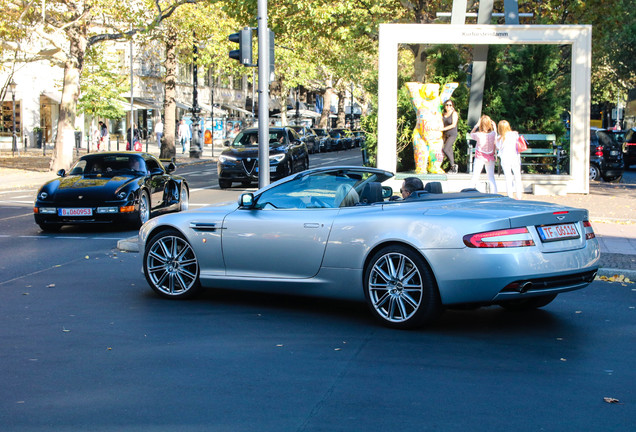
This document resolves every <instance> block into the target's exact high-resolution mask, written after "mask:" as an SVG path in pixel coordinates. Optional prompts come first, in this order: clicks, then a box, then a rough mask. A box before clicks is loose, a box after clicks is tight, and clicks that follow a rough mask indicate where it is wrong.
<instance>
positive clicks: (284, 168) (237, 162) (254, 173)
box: [217, 126, 309, 189]
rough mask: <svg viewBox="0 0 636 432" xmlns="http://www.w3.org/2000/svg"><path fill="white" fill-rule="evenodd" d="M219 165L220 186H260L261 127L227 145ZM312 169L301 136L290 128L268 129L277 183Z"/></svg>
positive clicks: (271, 167) (220, 157) (272, 176)
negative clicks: (259, 145) (259, 148)
mask: <svg viewBox="0 0 636 432" xmlns="http://www.w3.org/2000/svg"><path fill="white" fill-rule="evenodd" d="M225 145H226V146H228V147H229V148H228V149H226V150H224V151H223V152H222V153H221V155H220V156H219V160H218V162H217V167H218V173H219V186H220V187H221V188H222V189H226V188H229V187H231V186H232V182H240V183H241V184H243V185H244V186H248V185H250V184H252V183H258V170H259V164H258V128H249V129H245V130H243V131H241V132H240V133H239V134H238V135H237V136H236V138H234V142H232V143H230V142H229V141H227V142H226V143H225ZM307 168H309V152H308V150H307V146H306V145H305V143H304V142H303V140H302V139H301V138H300V136H299V135H298V133H297V132H296V131H295V130H294V129H292V128H291V127H287V126H285V127H273V128H269V173H270V178H271V179H272V180H278V179H281V178H283V177H286V176H288V175H290V174H293V173H295V172H299V171H303V170H306V169H307Z"/></svg>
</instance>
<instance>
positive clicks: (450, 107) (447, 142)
mask: <svg viewBox="0 0 636 432" xmlns="http://www.w3.org/2000/svg"><path fill="white" fill-rule="evenodd" d="M442 120H443V121H444V128H443V129H442V132H443V133H444V147H443V149H442V151H443V152H444V154H445V155H446V157H447V158H448V162H449V164H450V169H449V171H450V172H451V173H453V174H457V172H458V171H459V170H458V167H457V164H456V163H455V155H454V153H453V146H454V145H455V141H456V140H457V122H458V121H459V114H458V113H457V110H456V109H455V105H454V104H453V101H452V100H450V99H448V100H447V101H446V102H444V111H443V112H442Z"/></svg>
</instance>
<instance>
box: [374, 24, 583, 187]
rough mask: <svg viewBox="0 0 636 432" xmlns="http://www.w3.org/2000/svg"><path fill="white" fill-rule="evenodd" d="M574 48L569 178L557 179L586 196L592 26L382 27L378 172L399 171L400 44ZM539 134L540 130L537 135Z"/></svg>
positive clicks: (395, 25) (449, 25) (421, 25)
mask: <svg viewBox="0 0 636 432" xmlns="http://www.w3.org/2000/svg"><path fill="white" fill-rule="evenodd" d="M409 43H419V44H446V45H529V44H548V45H571V46H572V68H571V69H572V76H571V91H570V93H571V106H570V113H571V116H570V120H571V121H570V175H569V176H558V178H557V177H556V176H546V177H544V178H550V177H554V183H555V184H565V189H566V190H565V192H567V193H588V192H589V179H588V169H589V168H588V167H589V164H590V155H589V145H590V101H591V100H590V91H591V81H590V74H591V68H592V26H590V25H453V24H380V47H379V48H380V49H379V54H380V55H379V65H380V66H379V77H378V78H379V91H378V93H379V94H378V153H377V155H378V156H377V160H378V163H377V165H378V168H381V169H385V170H388V171H392V172H395V171H396V168H397V154H396V141H397V94H398V88H397V77H398V75H397V73H398V70H397V55H398V45H399V44H409ZM537 133H541V131H537Z"/></svg>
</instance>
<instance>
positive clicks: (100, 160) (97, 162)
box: [69, 154, 147, 177]
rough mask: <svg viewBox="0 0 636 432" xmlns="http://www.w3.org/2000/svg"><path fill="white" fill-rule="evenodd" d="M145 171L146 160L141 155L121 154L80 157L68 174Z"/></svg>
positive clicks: (98, 174)
mask: <svg viewBox="0 0 636 432" xmlns="http://www.w3.org/2000/svg"><path fill="white" fill-rule="evenodd" d="M146 173H147V169H146V162H145V161H144V159H143V158H142V157H141V156H138V155H135V154H131V155H126V154H123V155H104V156H102V155H99V156H91V157H86V158H82V159H80V160H79V161H77V163H76V164H75V165H74V166H73V168H72V169H71V171H70V172H69V175H84V176H97V177H100V176H104V177H106V176H108V177H112V176H114V175H125V174H137V175H138V174H146Z"/></svg>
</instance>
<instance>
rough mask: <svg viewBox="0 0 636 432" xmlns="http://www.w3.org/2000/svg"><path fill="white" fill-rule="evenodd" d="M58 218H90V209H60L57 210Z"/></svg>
mask: <svg viewBox="0 0 636 432" xmlns="http://www.w3.org/2000/svg"><path fill="white" fill-rule="evenodd" d="M57 214H58V216H92V215H93V209H92V208H61V209H57Z"/></svg>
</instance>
